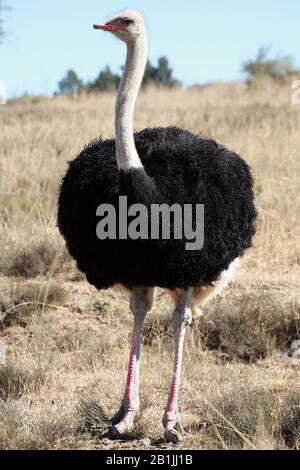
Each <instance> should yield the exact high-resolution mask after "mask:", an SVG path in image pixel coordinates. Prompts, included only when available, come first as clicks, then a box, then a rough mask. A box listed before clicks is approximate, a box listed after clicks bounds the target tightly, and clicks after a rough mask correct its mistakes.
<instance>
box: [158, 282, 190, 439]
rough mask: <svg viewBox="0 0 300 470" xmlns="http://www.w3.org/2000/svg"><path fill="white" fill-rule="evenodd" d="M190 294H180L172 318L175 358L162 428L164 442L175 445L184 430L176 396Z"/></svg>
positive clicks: (187, 291) (184, 292)
mask: <svg viewBox="0 0 300 470" xmlns="http://www.w3.org/2000/svg"><path fill="white" fill-rule="evenodd" d="M192 293H193V289H188V290H184V291H182V292H181V294H180V296H179V299H178V302H177V306H176V309H175V311H174V313H173V318H172V321H173V331H174V345H175V358H174V369H173V377H172V383H171V389H170V394H169V399H168V404H167V408H166V411H165V414H164V417H163V426H164V428H165V439H166V441H167V442H173V443H175V444H178V442H180V441H181V439H182V434H184V430H183V428H182V426H181V424H180V418H179V414H178V394H179V384H180V373H181V364H182V353H183V343H184V337H185V332H186V329H187V327H188V326H189V325H191V323H192V312H191V308H190V307H191V302H192Z"/></svg>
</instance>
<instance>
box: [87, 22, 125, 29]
mask: <svg viewBox="0 0 300 470" xmlns="http://www.w3.org/2000/svg"><path fill="white" fill-rule="evenodd" d="M94 29H101V30H102V31H126V29H127V27H126V26H124V25H121V24H113V23H105V24H94Z"/></svg>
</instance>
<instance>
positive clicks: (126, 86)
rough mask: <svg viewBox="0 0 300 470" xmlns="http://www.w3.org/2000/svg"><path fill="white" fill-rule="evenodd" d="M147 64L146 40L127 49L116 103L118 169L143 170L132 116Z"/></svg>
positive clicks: (129, 45)
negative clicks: (134, 134)
mask: <svg viewBox="0 0 300 470" xmlns="http://www.w3.org/2000/svg"><path fill="white" fill-rule="evenodd" d="M146 60H147V36H146V34H145V35H142V36H141V37H139V38H138V39H137V40H136V41H135V42H134V43H130V44H128V45H127V58H126V64H125V68H124V73H123V77H122V80H121V84H120V88H119V91H118V96H117V102H116V118H115V119H116V150H117V162H118V168H119V170H122V171H126V172H128V171H130V170H131V169H134V168H143V165H142V162H141V160H140V158H139V156H138V153H137V150H136V147H135V143H134V136H133V115H134V107H135V102H136V99H137V95H138V92H139V89H140V86H141V83H142V79H143V75H144V71H145V65H146Z"/></svg>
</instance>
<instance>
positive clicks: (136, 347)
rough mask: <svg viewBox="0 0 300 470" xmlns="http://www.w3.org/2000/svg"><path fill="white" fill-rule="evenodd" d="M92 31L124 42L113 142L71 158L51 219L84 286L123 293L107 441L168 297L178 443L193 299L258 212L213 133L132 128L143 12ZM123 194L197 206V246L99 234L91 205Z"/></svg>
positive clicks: (249, 233)
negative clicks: (150, 322)
mask: <svg viewBox="0 0 300 470" xmlns="http://www.w3.org/2000/svg"><path fill="white" fill-rule="evenodd" d="M94 28H95V29H100V30H103V31H109V32H111V33H112V34H113V35H114V36H116V37H117V38H118V39H120V40H121V41H123V42H125V44H126V46H127V58H126V64H125V68H124V73H123V77H122V80H121V84H120V87H119V90H118V95H117V101H116V109H115V130H116V139H115V140H95V141H93V142H92V143H90V144H89V145H88V146H87V147H86V148H85V149H84V150H83V151H82V152H81V153H80V155H79V156H78V157H77V158H76V159H75V160H73V161H72V162H70V164H69V168H68V170H67V173H66V175H65V177H64V178H63V181H62V185H61V189H60V195H59V207H58V226H59V229H60V232H61V234H62V235H63V237H64V238H65V240H66V244H67V247H68V250H69V253H70V254H71V256H72V257H73V258H74V259H75V260H76V262H77V265H78V268H79V269H80V270H81V271H82V272H83V273H85V275H86V278H87V280H88V282H89V283H90V284H92V285H94V286H95V287H96V288H97V289H99V290H100V289H107V288H110V287H112V286H114V285H122V286H125V287H126V288H127V289H128V290H129V291H130V309H131V311H132V313H133V318H134V328H133V336H132V346H131V352H130V359H129V366H128V374H127V380H126V385H125V393H124V398H123V400H122V402H121V406H120V409H119V411H118V412H117V413H116V414H115V416H114V417H113V418H112V420H111V423H112V425H111V427H110V429H109V432H108V435H109V436H110V437H112V438H118V437H120V436H121V435H122V434H123V433H125V432H127V431H128V430H129V429H131V428H132V427H133V425H134V419H135V417H136V414H137V412H138V410H139V362H140V346H141V332H142V327H143V322H144V319H145V316H146V314H147V312H149V311H150V310H151V309H152V306H153V302H154V292H155V288H156V287H161V288H165V289H167V290H168V291H169V292H171V293H172V294H173V297H174V299H175V310H174V312H173V315H172V323H173V331H174V346H175V357H174V369H173V375H172V380H171V387H170V393H169V398H168V401H167V406H166V410H165V413H164V416H163V426H164V430H165V439H166V441H168V442H174V443H177V442H179V441H180V440H181V439H182V436H183V434H184V431H183V428H182V425H181V422H180V417H179V413H178V393H179V382H180V374H181V365H182V354H183V345H184V337H185V332H186V329H187V327H188V326H189V325H190V324H191V322H192V316H193V311H196V309H197V305H203V304H204V303H205V302H207V301H208V300H209V299H211V298H212V297H213V296H215V295H216V294H217V293H219V292H220V291H221V290H222V289H223V288H224V287H225V285H226V284H227V283H228V281H229V279H230V277H231V276H232V274H233V271H234V269H235V267H236V265H237V264H238V260H239V258H240V257H241V256H242V255H243V253H244V251H245V250H246V249H247V248H249V247H250V246H251V240H252V237H253V235H254V233H255V218H256V211H255V206H254V202H253V180H252V177H251V173H250V169H249V167H248V165H247V164H246V163H245V162H244V161H243V160H242V159H241V158H240V157H239V156H238V155H237V154H235V153H233V152H231V151H229V150H227V149H226V148H225V147H224V146H222V145H219V144H218V143H216V142H215V141H213V140H211V139H206V138H203V137H201V136H198V135H194V134H192V133H190V132H188V131H186V130H182V129H179V128H177V127H167V128H160V127H158V128H151V129H149V128H147V129H144V130H143V131H141V132H138V133H135V134H134V132H133V115H134V107H135V102H136V98H137V95H138V91H139V89H140V86H141V82H142V78H143V74H144V70H145V65H146V59H147V34H146V28H145V24H144V20H143V17H142V16H141V15H140V14H139V13H138V12H136V11H126V12H123V13H120V14H118V15H116V16H114V17H113V18H112V19H111V20H110V21H108V22H107V23H105V24H100V25H94ZM121 195H123V196H127V198H128V201H129V203H130V204H135V203H139V204H143V205H145V206H146V207H147V208H150V206H151V205H153V204H168V205H169V206H172V204H174V203H177V204H180V205H181V206H183V205H185V204H192V205H193V206H194V205H196V204H203V205H204V208H205V224H204V245H203V247H202V249H201V250H194V251H192V250H186V248H185V242H186V240H185V239H184V237H183V238H182V239H181V240H178V239H176V240H175V239H169V240H163V239H158V240H151V239H148V240H145V239H136V240H133V239H126V238H124V239H123V238H122V237H121V238H117V239H114V238H112V239H110V238H107V239H106V240H104V239H103V240H100V239H99V238H98V237H97V235H96V225H97V220H98V219H97V208H98V207H99V205H100V204H102V203H108V204H111V205H112V206H113V207H115V208H116V211H117V213H118V215H119V217H122V213H121V211H120V210H119V209H118V201H119V197H120V196H121ZM173 224H174V221H173ZM173 228H174V227H173Z"/></svg>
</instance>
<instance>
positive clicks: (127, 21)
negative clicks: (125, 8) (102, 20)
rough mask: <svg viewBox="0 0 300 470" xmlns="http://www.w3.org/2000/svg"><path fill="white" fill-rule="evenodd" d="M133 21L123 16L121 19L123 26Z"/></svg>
mask: <svg viewBox="0 0 300 470" xmlns="http://www.w3.org/2000/svg"><path fill="white" fill-rule="evenodd" d="M133 23H134V21H133V20H132V19H131V18H123V19H122V24H124V25H125V26H129V25H130V24H133Z"/></svg>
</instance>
